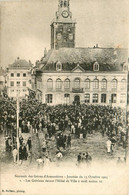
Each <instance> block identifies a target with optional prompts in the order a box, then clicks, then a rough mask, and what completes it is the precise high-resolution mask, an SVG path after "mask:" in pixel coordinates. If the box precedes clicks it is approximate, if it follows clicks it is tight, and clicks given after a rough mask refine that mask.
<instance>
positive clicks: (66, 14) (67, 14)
mask: <svg viewBox="0 0 129 195" xmlns="http://www.w3.org/2000/svg"><path fill="white" fill-rule="evenodd" d="M62 16H63V17H64V18H67V17H68V16H69V13H68V12H67V11H66V10H65V11H63V12H62Z"/></svg>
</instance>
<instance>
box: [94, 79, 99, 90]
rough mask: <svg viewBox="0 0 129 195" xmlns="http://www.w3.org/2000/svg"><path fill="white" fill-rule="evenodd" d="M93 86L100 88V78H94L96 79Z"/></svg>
mask: <svg viewBox="0 0 129 195" xmlns="http://www.w3.org/2000/svg"><path fill="white" fill-rule="evenodd" d="M93 88H94V89H98V88H99V80H98V79H94V81H93Z"/></svg>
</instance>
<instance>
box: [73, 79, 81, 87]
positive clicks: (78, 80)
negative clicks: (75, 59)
mask: <svg viewBox="0 0 129 195" xmlns="http://www.w3.org/2000/svg"><path fill="white" fill-rule="evenodd" d="M74 85H75V88H76V89H79V88H80V79H79V78H76V79H75V80H74Z"/></svg>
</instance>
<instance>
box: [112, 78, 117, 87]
mask: <svg viewBox="0 0 129 195" xmlns="http://www.w3.org/2000/svg"><path fill="white" fill-rule="evenodd" d="M116 88H117V80H116V79H113V80H112V89H116Z"/></svg>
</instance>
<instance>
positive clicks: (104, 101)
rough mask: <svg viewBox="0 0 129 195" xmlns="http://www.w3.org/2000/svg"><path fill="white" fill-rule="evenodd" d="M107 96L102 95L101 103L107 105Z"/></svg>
mask: <svg viewBox="0 0 129 195" xmlns="http://www.w3.org/2000/svg"><path fill="white" fill-rule="evenodd" d="M106 96H107V95H106V94H101V103H106Z"/></svg>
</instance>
